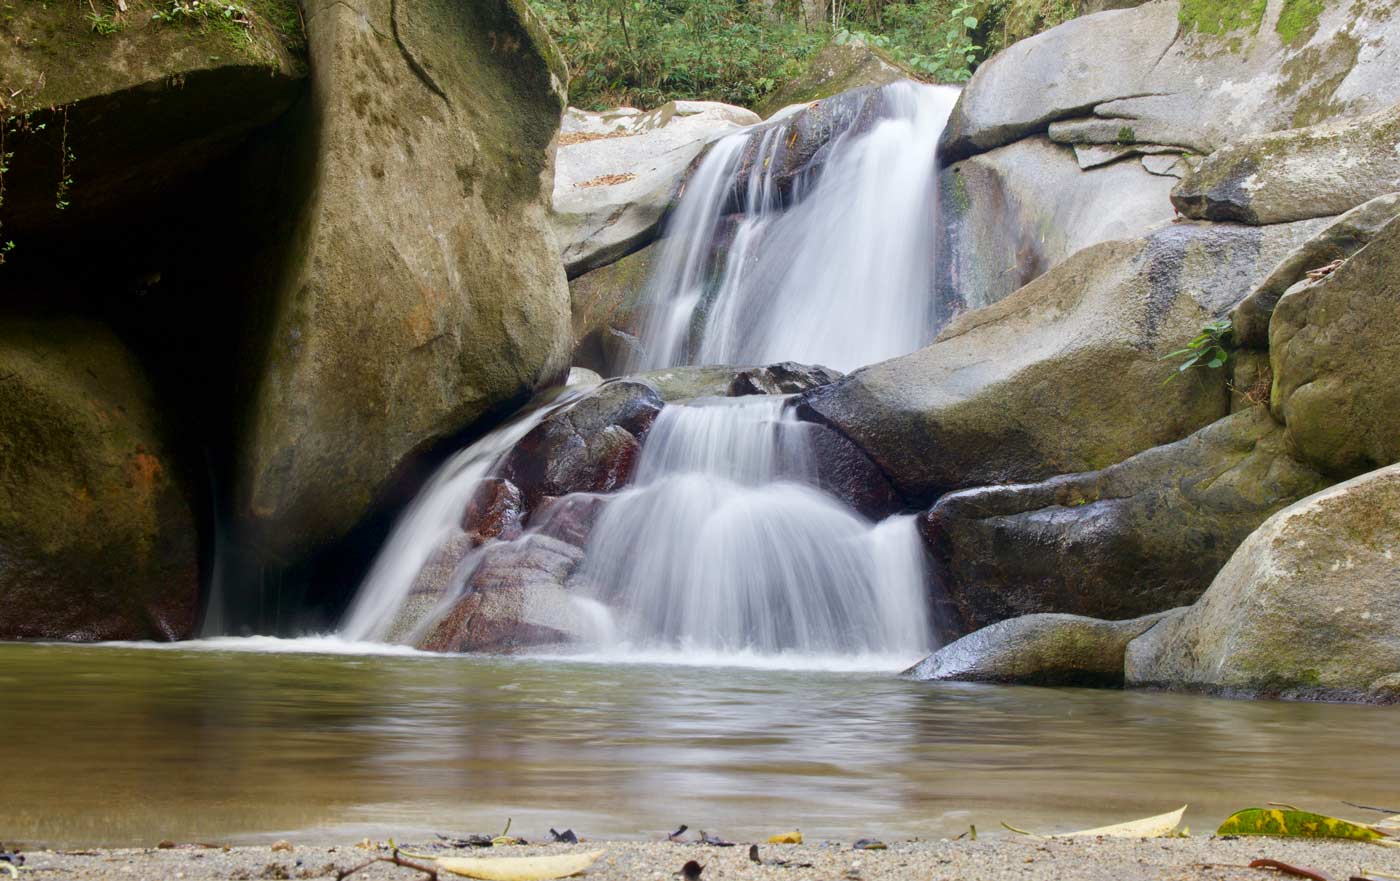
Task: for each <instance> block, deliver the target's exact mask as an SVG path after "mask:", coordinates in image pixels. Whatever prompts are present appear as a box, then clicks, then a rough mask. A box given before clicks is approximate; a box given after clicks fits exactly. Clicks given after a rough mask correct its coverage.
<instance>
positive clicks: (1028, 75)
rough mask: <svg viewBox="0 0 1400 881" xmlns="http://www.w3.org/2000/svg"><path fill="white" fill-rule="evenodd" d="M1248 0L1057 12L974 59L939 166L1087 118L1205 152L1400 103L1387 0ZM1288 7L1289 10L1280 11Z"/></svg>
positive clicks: (1103, 134) (1116, 134)
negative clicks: (1071, 14) (1303, 2)
mask: <svg viewBox="0 0 1400 881" xmlns="http://www.w3.org/2000/svg"><path fill="white" fill-rule="evenodd" d="M1289 6H1290V4H1267V5H1265V4H1256V5H1254V6H1251V7H1249V8H1248V9H1245V10H1243V11H1242V12H1241V13H1240V14H1239V17H1238V18H1235V19H1232V18H1231V17H1230V16H1229V15H1228V14H1226V13H1220V12H1218V11H1217V12H1216V13H1215V16H1214V19H1213V20H1212V17H1211V11H1212V10H1215V6H1213V5H1211V4H1199V3H1181V2H1178V0H1159V2H1153V3H1146V4H1143V5H1141V6H1139V7H1137V8H1135V9H1123V10H1114V11H1108V12H1102V13H1099V14H1097V15H1090V16H1086V17H1084V18H1079V19H1075V20H1073V21H1069V22H1066V23H1065V24H1062V25H1060V26H1058V27H1056V28H1054V29H1052V30H1049V31H1046V32H1045V33H1042V34H1038V35H1036V36H1034V37H1031V38H1029V39H1026V40H1022V41H1021V42H1019V43H1016V44H1015V45H1013V46H1010V47H1009V48H1007V49H1006V50H1005V51H1003V52H1000V53H998V54H997V55H996V56H995V57H993V58H991V59H989V60H988V61H987V62H986V63H984V64H983V65H981V66H980V67H979V68H978V69H977V73H976V74H975V75H974V76H973V78H972V80H971V82H969V83H968V85H967V88H966V89H965V90H964V91H963V96H962V100H961V101H959V102H958V107H957V108H956V109H955V110H954V111H953V116H952V118H951V119H950V120H949V124H948V128H947V129H946V130H945V132H944V135H943V141H942V154H943V157H944V161H945V162H952V161H955V160H958V159H962V158H965V157H967V156H970V155H973V154H976V153H980V152H984V151H986V150H991V149H994V148H996V147H1000V146H1003V145H1005V144H1009V143H1011V142H1012V141H1016V140H1019V139H1021V138H1024V137H1028V136H1031V135H1035V134H1039V133H1041V132H1044V131H1045V130H1046V129H1047V128H1048V126H1049V125H1050V124H1051V123H1053V122H1058V121H1063V120H1083V121H1085V122H1086V123H1089V122H1093V123H1094V124H1095V125H1097V127H1098V131H1099V134H1098V135H1097V136H1096V138H1094V140H1096V141H1097V142H1099V143H1119V142H1122V141H1129V142H1136V143H1150V144H1165V145H1173V146H1178V147H1182V148H1185V149H1188V150H1190V151H1192V152H1194V153H1200V154H1205V153H1211V152H1213V151H1215V150H1216V149H1218V148H1220V147H1222V146H1224V145H1225V144H1227V143H1229V142H1230V141H1233V140H1235V139H1237V138H1239V137H1242V136H1248V135H1253V134H1259V133H1263V132H1270V131H1279V130H1282V129H1290V128H1297V127H1300V126H1307V125H1312V124H1314V123H1318V122H1323V121H1326V120H1329V119H1334V118H1339V117H1343V116H1357V115H1360V114H1364V113H1369V112H1372V111H1376V110H1380V109H1382V108H1384V107H1388V106H1390V105H1392V104H1394V103H1395V102H1396V101H1397V100H1400V78H1397V77H1395V76H1394V75H1393V65H1389V64H1377V63H1374V61H1373V59H1376V58H1380V57H1393V55H1394V53H1395V52H1396V51H1400V18H1397V17H1396V16H1395V15H1394V14H1393V11H1392V10H1391V9H1390V8H1388V7H1386V6H1385V5H1384V4H1375V5H1372V6H1360V7H1355V8H1353V7H1351V6H1347V5H1344V4H1315V5H1313V6H1309V7H1307V8H1306V9H1305V10H1301V11H1300V10H1296V9H1289ZM1286 9H1287V10H1288V14H1287V15H1285V10H1286Z"/></svg>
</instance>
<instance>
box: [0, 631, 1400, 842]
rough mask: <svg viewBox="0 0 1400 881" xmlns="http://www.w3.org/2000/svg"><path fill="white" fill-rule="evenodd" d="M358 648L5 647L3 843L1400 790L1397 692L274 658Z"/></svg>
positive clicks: (1117, 814) (874, 818) (1193, 816)
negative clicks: (1177, 691)
mask: <svg viewBox="0 0 1400 881" xmlns="http://www.w3.org/2000/svg"><path fill="white" fill-rule="evenodd" d="M220 645H223V646H225V647H227V646H238V647H240V648H242V649H245V650H244V651H229V650H226V649H220V648H218V646H220ZM273 648H277V649H281V651H278V652H272V651H257V650H249V649H273ZM353 648H354V647H353V646H346V645H344V644H340V643H337V642H335V641H320V642H317V641H300V642H293V643H287V642H283V643H277V642H275V641H272V640H251V641H248V640H243V641H239V640H227V641H223V642H214V643H203V644H200V648H199V649H198V650H190V649H189V648H165V649H155V648H121V647H106V646H63V645H52V646H47V645H46V646H40V645H14V644H10V645H0V694H3V696H4V704H3V706H4V717H3V724H0V744H3V748H0V780H3V781H4V786H5V793H4V797H3V798H0V840H3V841H4V842H5V843H6V844H7V845H13V844H16V843H24V844H28V845H31V846H33V845H41V844H48V845H54V846H78V847H81V846H96V845H120V844H128V845H153V844H154V843H156V842H158V841H160V840H161V839H166V838H168V839H171V840H175V841H182V842H183V841H193V842H257V841H263V842H266V841H271V840H275V839H277V838H283V837H286V838H290V839H292V840H294V841H298V842H306V843H313V842H348V841H352V840H359V838H361V837H363V836H372V837H374V838H376V839H381V840H382V839H383V838H386V837H388V836H390V835H393V836H395V837H396V838H397V839H398V840H401V841H402V840H409V841H412V840H425V839H430V838H431V836H432V835H433V834H434V833H444V834H461V833H468V832H482V833H486V832H489V833H493V834H494V833H497V832H499V831H500V829H501V827H502V826H504V825H505V820H506V818H507V817H512V818H513V820H514V822H513V825H512V826H511V829H512V832H514V833H516V834H521V835H524V836H526V837H527V838H532V839H533V838H540V837H547V836H546V832H547V830H548V828H549V827H550V826H554V827H555V828H559V829H563V828H565V827H572V828H573V829H574V830H575V831H576V832H577V833H578V834H580V835H584V836H588V837H592V838H608V837H628V838H647V837H657V838H659V837H661V836H662V835H664V834H665V833H666V832H669V831H671V830H672V829H674V828H675V827H676V826H678V825H680V824H681V823H686V824H688V825H689V826H690V828H691V829H692V830H695V829H704V830H706V831H709V832H713V833H716V834H722V835H726V836H732V837H734V838H741V839H742V838H752V837H754V836H759V835H765V836H766V835H768V834H772V833H773V832H776V831H780V830H781V829H786V828H791V827H793V826H797V827H800V828H801V829H802V830H803V832H804V834H806V835H807V836H808V838H809V840H820V839H823V838H839V839H843V840H845V841H850V840H852V839H853V838H856V837H861V836H880V837H884V838H891V839H893V838H903V837H906V836H908V837H912V836H918V837H923V838H929V837H941V836H951V835H956V834H957V833H959V832H962V831H964V830H966V829H967V827H968V825H969V824H974V823H975V824H976V825H977V828H978V831H979V833H980V834H983V835H985V834H988V833H993V834H994V833H995V830H996V828H997V824H998V822H999V821H1001V820H1007V821H1009V822H1011V823H1012V824H1014V825H1018V826H1022V827H1031V828H1036V829H1068V828H1072V827H1076V826H1078V827H1082V826H1086V825H1094V824H1099V823H1105V822H1109V821H1112V820H1120V819H1125V818H1129V817H1134V816H1141V815H1146V814H1150V813H1157V812H1160V811H1163V810H1168V809H1171V808H1174V807H1178V806H1180V805H1181V804H1185V803H1188V802H1189V803H1190V804H1191V806H1192V808H1191V811H1190V813H1189V814H1188V816H1187V823H1188V824H1189V825H1190V826H1191V827H1192V829H1193V830H1195V831H1196V832H1198V833H1203V832H1207V831H1208V830H1209V827H1210V826H1211V825H1212V823H1215V822H1218V821H1219V820H1220V819H1222V818H1223V817H1225V816H1226V815H1227V814H1228V813H1229V811H1231V810H1234V809H1236V808H1240V807H1245V806H1248V805H1252V804H1259V803H1262V802H1266V801H1285V802H1291V803H1294V804H1299V805H1305V806H1309V807H1318V808H1323V809H1332V810H1336V811H1340V812H1342V813H1344V814H1345V812H1346V811H1347V810H1348V809H1347V808H1345V807H1344V806H1342V805H1339V804H1338V803H1337V801H1336V799H1339V798H1345V799H1350V800H1352V801H1358V802H1362V803H1370V804H1382V805H1383V804H1388V803H1390V802H1392V801H1393V800H1394V798H1395V790H1394V781H1393V780H1386V779H1382V777H1383V775H1377V774H1376V773H1375V764H1374V763H1375V758H1376V756H1377V750H1384V749H1385V744H1388V743H1390V742H1391V740H1392V739H1393V736H1394V732H1395V728H1394V723H1395V720H1394V711H1393V710H1390V709H1387V708H1375V707H1359V706H1341V705H1326V704H1289V703H1274V702H1249V701H1228V700H1219V699H1213V698H1201V697H1191V696H1181V695H1169V694H1150V693H1134V692H1116V691H1090V690H1072V689H1039V688H1011V687H990V686H965V685H961V686H960V685H949V684H945V685H938V684H929V683H919V682H907V681H903V680H900V679H897V678H894V677H891V676H889V675H888V673H887V672H872V671H859V670H850V671H846V672H831V671H823V670H822V669H819V668H820V667H821V666H822V665H821V664H820V663H810V662H809V663H807V664H806V668H805V669H781V668H780V667H781V664H782V663H787V664H788V665H790V666H794V667H800V666H802V664H803V662H802V661H801V660H800V659H793V658H788V659H786V661H785V662H784V661H774V660H773V659H771V658H769V659H767V660H766V662H758V663H760V664H761V666H760V667H758V668H744V667H695V666H683V665H680V664H678V663H671V664H658V663H651V664H644V663H630V664H629V663H615V662H610V663H593V662H580V661H577V660H568V659H559V658H550V659H507V658H479V657H478V658H466V657H445V656H428V655H412V656H394V655H392V654H380V655H371V654H329V653H305V654H298V653H291V652H289V651H287V650H288V649H301V650H302V651H304V652H314V651H317V650H321V651H326V650H340V651H345V650H349V649H353ZM380 650H381V651H392V650H390V649H388V648H382V649H380ZM672 660H673V661H676V660H679V659H678V658H672ZM739 660H742V658H741V659H739ZM751 660H752V659H751ZM849 666H859V664H858V663H857V662H855V661H850V662H849ZM1319 744H1325V747H1320V746H1319Z"/></svg>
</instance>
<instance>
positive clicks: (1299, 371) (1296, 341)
mask: <svg viewBox="0 0 1400 881" xmlns="http://www.w3.org/2000/svg"><path fill="white" fill-rule="evenodd" d="M1397 310H1400V219H1394V220H1391V221H1390V222H1389V223H1388V224H1387V225H1386V227H1385V228H1384V229H1383V230H1381V232H1379V233H1378V234H1377V235H1376V236H1375V238H1374V239H1372V241H1371V243H1370V244H1368V245H1366V247H1364V248H1362V249H1361V250H1360V251H1357V252H1356V254H1355V255H1353V256H1352V257H1350V258H1349V259H1348V260H1347V261H1346V262H1345V263H1343V264H1342V265H1341V266H1340V267H1339V268H1338V269H1337V270H1336V271H1335V272H1333V273H1332V274H1331V275H1328V276H1327V277H1325V278H1323V279H1322V280H1320V281H1318V282H1317V283H1316V284H1312V285H1307V286H1303V287H1301V288H1293V289H1290V290H1289V292H1288V293H1287V294H1285V295H1284V296H1283V298H1282V299H1280V300H1279V301H1278V305H1277V306H1276V307H1275V309H1274V316H1273V319H1272V320H1271V321H1270V322H1269V361H1270V364H1271V365H1272V367H1273V375H1274V387H1273V399H1272V400H1273V403H1272V406H1273V411H1274V417H1275V418H1277V419H1280V420H1282V421H1283V422H1284V423H1285V424H1286V425H1287V427H1288V437H1289V439H1290V440H1291V441H1292V442H1293V443H1294V444H1295V445H1296V446H1297V448H1298V451H1299V452H1300V454H1301V455H1302V456H1303V457H1304V458H1305V459H1307V460H1308V461H1310V462H1312V463H1314V464H1315V465H1316V466H1317V467H1318V468H1320V469H1322V470H1323V471H1325V472H1327V473H1329V474H1332V475H1333V476H1336V477H1349V476H1352V475H1355V474H1359V473H1361V472H1363V471H1366V470H1369V469H1371V468H1378V467H1381V466H1384V465H1389V464H1391V463H1393V462H1396V461H1400V385H1397V383H1396V382H1395V378H1396V376H1397V372H1398V371H1400V328H1398V327H1397V324H1396V320H1395V318H1396V315H1397V314H1400V313H1398V312H1397Z"/></svg>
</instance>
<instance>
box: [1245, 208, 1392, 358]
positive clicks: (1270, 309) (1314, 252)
mask: <svg viewBox="0 0 1400 881" xmlns="http://www.w3.org/2000/svg"><path fill="white" fill-rule="evenodd" d="M1397 216H1400V193H1390V194H1389V195H1385V196H1378V197H1376V198H1374V199H1372V200H1371V201H1369V202H1366V203H1365V204H1363V205H1359V206H1357V207H1356V208H1353V209H1352V210H1350V211H1348V212H1347V213H1346V214H1343V215H1342V216H1341V217H1338V218H1337V219H1336V220H1335V221H1334V222H1332V223H1331V224H1329V225H1328V226H1327V227H1326V228H1325V229H1323V230H1322V231H1320V232H1319V233H1318V234H1317V235H1315V236H1313V237H1312V238H1310V239H1308V240H1307V241H1306V242H1304V243H1303V244H1301V245H1299V246H1298V249H1297V250H1296V251H1294V252H1293V253H1292V254H1289V255H1288V256H1287V257H1285V258H1284V259H1283V262H1281V263H1279V265H1278V266H1276V267H1274V271H1273V272H1270V273H1269V275H1268V277H1267V278H1265V279H1264V280H1263V281H1262V282H1260V283H1259V285H1258V287H1256V288H1255V289H1254V290H1252V291H1250V293H1249V296H1247V297H1245V298H1244V300H1242V301H1241V302H1240V304H1239V305H1238V306H1236V307H1235V308H1234V309H1233V310H1231V312H1230V321H1231V325H1232V327H1233V330H1234V341H1235V343H1236V344H1237V345H1240V346H1248V347H1251V348H1257V349H1264V348H1268V345H1269V319H1271V318H1272V317H1273V314H1274V307H1275V306H1277V305H1278V301H1279V299H1280V298H1282V297H1283V295H1284V294H1285V293H1286V292H1287V291H1288V289H1289V288H1291V287H1293V286H1294V285H1296V284H1299V283H1305V284H1307V283H1311V281H1312V279H1310V278H1309V276H1308V273H1310V272H1313V271H1316V270H1324V269H1326V268H1327V267H1328V266H1330V265H1332V264H1333V263H1334V262H1335V261H1337V260H1345V259H1346V258H1348V257H1350V256H1351V255H1352V254H1355V253H1356V252H1357V251H1359V250H1361V249H1362V248H1364V247H1366V245H1368V244H1369V243H1370V242H1371V239H1373V238H1375V236H1376V234H1377V233H1379V232H1380V231H1381V230H1382V229H1384V228H1385V225H1386V224H1387V223H1389V222H1390V221H1391V220H1393V219H1394V218H1396V217H1397Z"/></svg>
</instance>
